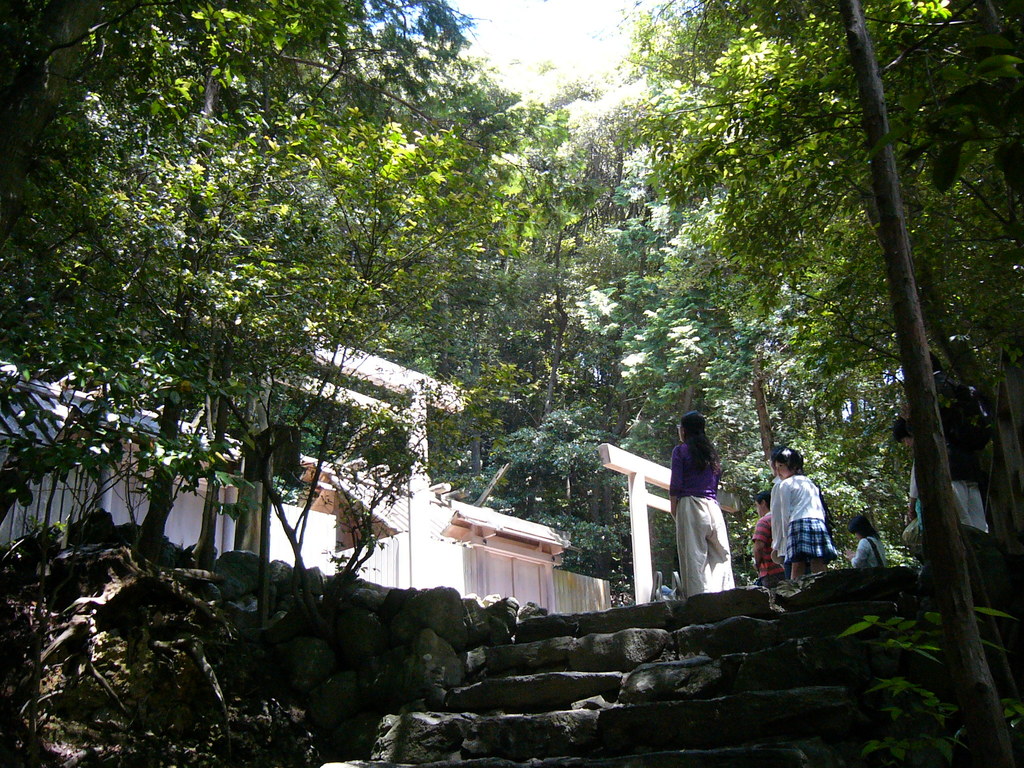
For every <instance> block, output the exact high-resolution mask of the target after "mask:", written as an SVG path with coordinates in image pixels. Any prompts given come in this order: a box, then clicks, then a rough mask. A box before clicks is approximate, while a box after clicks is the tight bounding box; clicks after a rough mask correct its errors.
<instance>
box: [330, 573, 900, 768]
mask: <svg viewBox="0 0 1024 768" xmlns="http://www.w3.org/2000/svg"><path fill="white" fill-rule="evenodd" d="M915 578H916V576H915V574H914V572H913V571H910V570H908V569H900V568H892V569H884V570H882V569H880V570H878V571H873V572H871V571H852V570H850V571H835V572H829V573H826V574H823V575H821V576H818V577H815V578H813V579H809V580H806V581H805V582H803V583H802V584H801V585H800V587H799V589H796V588H795V587H793V588H789V589H787V588H786V587H785V586H784V587H783V588H782V589H780V590H778V591H769V590H764V589H759V588H746V589H736V590H732V591H730V592H724V593H720V594H711V595H699V596H696V597H694V598H691V599H690V600H688V601H685V602H665V603H651V604H646V605H640V606H631V607H624V608H613V609H611V610H609V611H603V612H599V613H585V614H576V615H550V616H541V617H535V618H529V619H526V620H524V621H521V622H520V623H519V624H518V625H517V631H516V635H515V642H514V643H513V644H511V645H502V646H495V647H484V648H479V649H476V650H474V651H471V652H470V653H469V655H468V657H467V659H466V663H467V667H468V669H469V672H470V677H469V679H468V681H467V684H465V685H462V686H461V687H458V688H454V689H451V690H450V691H449V692H448V694H447V696H446V698H445V703H444V707H443V711H429V712H427V711H410V712H402V713H398V714H394V715H388V716H386V717H385V718H384V720H383V721H382V722H381V727H380V731H379V737H378V740H377V743H376V745H375V747H374V752H373V760H371V761H365V762H363V761H353V762H350V763H347V764H346V765H350V766H358V767H359V768H375V767H378V766H379V767H381V768H383V766H388V765H395V764H407V765H427V766H434V767H436V768H441V766H446V767H447V766H455V765H460V766H465V767H466V768H499V766H500V767H501V768H515V766H516V765H519V764H528V765H529V766H531V768H546V767H547V766H551V768H554V767H555V766H570V767H571V766H583V765H586V766H588V767H589V766H598V768H620V767H622V768H639V767H640V766H643V767H644V768H733V767H738V766H745V767H746V766H750V767H751V768H755V767H756V768H798V767H799V768H811V767H812V766H813V768H860V767H861V766H864V765H866V763H865V762H864V760H863V759H862V758H861V757H860V752H861V748H862V746H863V744H864V742H865V741H867V740H868V739H869V738H873V737H877V736H879V735H881V734H882V733H884V729H885V727H886V722H887V721H886V718H885V717H884V716H880V715H879V712H878V709H879V706H880V701H879V700H878V699H877V696H878V694H873V693H870V692H869V691H868V689H869V688H870V687H871V685H872V683H873V681H874V680H875V679H876V678H878V677H892V676H894V675H896V674H898V669H899V665H900V663H901V660H900V659H899V657H898V656H897V655H896V654H895V653H894V652H892V651H890V650H888V649H884V648H881V647H880V646H878V645H877V644H872V643H870V642H867V641H868V640H869V639H871V638H870V637H869V636H867V635H866V634H857V635H855V636H852V637H846V638H840V637H837V635H838V634H840V633H841V632H842V631H843V630H844V629H846V628H847V627H849V626H850V625H852V624H854V623H855V622H857V621H859V620H860V619H861V618H862V617H864V616H866V615H873V616H880V617H883V618H886V617H890V616H894V615H910V616H912V615H914V612H915V611H916V605H915V602H914V599H913V598H912V597H910V595H911V593H912V590H913V586H914V582H915ZM334 765H340V764H334Z"/></svg>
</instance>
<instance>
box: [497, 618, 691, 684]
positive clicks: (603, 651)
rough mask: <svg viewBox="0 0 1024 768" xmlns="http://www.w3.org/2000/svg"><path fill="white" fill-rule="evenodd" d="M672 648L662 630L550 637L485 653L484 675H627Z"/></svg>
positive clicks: (668, 638)
mask: <svg viewBox="0 0 1024 768" xmlns="http://www.w3.org/2000/svg"><path fill="white" fill-rule="evenodd" d="M669 646H671V650H672V653H673V655H674V654H675V646H674V644H673V643H672V636H671V635H670V634H669V632H668V631H667V630H664V629H623V630H620V631H618V632H614V633H611V634H590V635H586V636H585V637H580V638H577V637H553V638H549V639H547V640H536V641H534V642H532V643H519V644H514V645H498V646H494V647H492V648H488V649H486V651H485V654H486V657H485V660H484V662H483V664H484V666H485V667H486V670H487V674H488V675H498V674H503V673H507V672H508V671H509V670H516V671H533V670H537V671H563V670H572V671H575V672H616V671H617V672H628V671H629V670H631V669H635V668H636V667H638V666H639V665H640V664H643V663H645V662H648V661H652V660H654V659H656V658H658V657H659V656H661V655H662V654H663V653H664V652H665V650H666V649H667V648H669Z"/></svg>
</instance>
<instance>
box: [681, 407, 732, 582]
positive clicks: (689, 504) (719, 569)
mask: <svg viewBox="0 0 1024 768" xmlns="http://www.w3.org/2000/svg"><path fill="white" fill-rule="evenodd" d="M705 423H706V422H705V420H704V416H702V415H701V414H700V413H698V412H697V411H690V412H689V413H686V414H684V415H683V417H682V419H680V422H679V445H677V446H676V447H675V448H674V449H673V450H672V475H671V481H670V483H669V503H670V506H669V508H670V509H671V510H672V516H673V517H674V518H675V523H676V549H677V550H678V554H679V578H680V582H681V587H682V590H683V596H684V597H692V596H693V595H699V594H701V593H704V592H722V591H724V590H726V589H732V588H733V587H734V586H735V583H734V579H733V574H732V556H731V553H730V551H729V536H728V533H727V531H726V528H725V518H724V516H723V515H722V508H721V507H720V506H718V480H719V478H720V477H721V474H722V463H721V460H720V459H719V456H718V451H716V450H715V447H714V446H713V445H712V444H711V441H710V440H708V437H707V435H706V434H705V431H704V429H705Z"/></svg>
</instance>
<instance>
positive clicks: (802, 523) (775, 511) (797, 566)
mask: <svg viewBox="0 0 1024 768" xmlns="http://www.w3.org/2000/svg"><path fill="white" fill-rule="evenodd" d="M772 471H773V472H775V474H776V476H777V477H778V482H777V483H776V484H775V486H774V487H773V488H772V504H771V506H772V546H773V550H772V558H773V559H774V560H775V561H776V562H784V563H785V564H786V565H789V566H790V567H791V568H792V577H793V578H794V579H799V578H800V577H802V576H805V575H806V574H807V573H808V570H809V571H810V573H821V572H823V571H824V570H825V567H826V566H827V565H828V564H829V563H830V562H832V561H833V560H835V559H836V558H837V557H838V556H839V555H838V553H837V552H836V548H835V545H833V543H832V536H831V535H830V534H829V532H828V526H827V524H826V522H825V505H824V503H823V502H822V499H821V491H820V490H818V486H816V485H815V484H814V483H812V482H811V481H810V479H809V478H808V477H807V476H806V475H805V474H804V459H803V456H801V455H800V452H799V451H798V450H796V449H795V448H785V447H783V448H776V449H775V450H774V451H773V452H772Z"/></svg>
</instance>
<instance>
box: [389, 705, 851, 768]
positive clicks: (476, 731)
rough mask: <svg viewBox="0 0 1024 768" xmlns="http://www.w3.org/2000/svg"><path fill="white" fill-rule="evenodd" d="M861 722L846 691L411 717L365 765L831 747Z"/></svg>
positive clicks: (392, 727) (393, 721)
mask: <svg viewBox="0 0 1024 768" xmlns="http://www.w3.org/2000/svg"><path fill="white" fill-rule="evenodd" d="M865 722H867V721H866V718H865V717H864V715H863V714H862V713H861V712H860V710H859V708H858V706H857V704H856V703H855V701H854V700H853V698H852V697H851V695H850V693H849V692H848V691H847V690H846V689H845V688H841V687H836V686H822V687H808V688H794V689H790V690H784V691H753V692H749V693H743V694H738V695H730V696H722V697H718V698H713V699H703V700H696V701H674V702H661V703H646V704H632V705H624V706H616V707H611V708H608V709H603V710H587V709H578V710H570V711H555V712H544V713H541V714H512V715H472V714H465V713H458V714H456V713H437V712H412V713H406V714H402V715H391V716H388V717H386V718H385V719H384V720H383V721H382V723H381V731H380V733H381V735H380V737H379V738H378V740H377V744H376V745H375V747H374V753H373V758H374V759H375V760H381V761H385V762H391V763H410V764H423V763H431V762H437V761H449V760H459V759H468V758H482V757H490V758H501V759H505V760H511V761H524V760H529V759H532V758H547V757H565V756H576V757H583V756H591V757H595V758H596V757H607V756H612V755H625V754H637V753H645V752H657V751H666V750H692V749H698V750H707V749H719V748H726V747H737V746H743V745H748V744H751V743H756V742H759V741H764V740H767V739H799V738H803V737H807V738H813V737H819V738H822V739H824V740H826V741H839V740H843V739H844V738H845V737H847V736H848V735H849V734H850V733H851V732H852V731H853V729H856V728H858V727H859V726H860V725H861V724H863V723H865Z"/></svg>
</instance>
